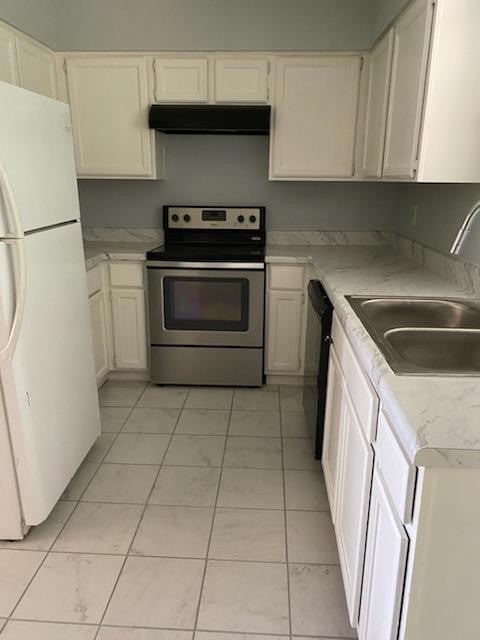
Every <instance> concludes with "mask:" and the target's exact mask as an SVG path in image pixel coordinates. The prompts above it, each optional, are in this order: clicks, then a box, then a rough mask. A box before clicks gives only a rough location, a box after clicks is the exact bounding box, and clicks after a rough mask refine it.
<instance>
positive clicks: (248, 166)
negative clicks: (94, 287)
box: [79, 136, 398, 230]
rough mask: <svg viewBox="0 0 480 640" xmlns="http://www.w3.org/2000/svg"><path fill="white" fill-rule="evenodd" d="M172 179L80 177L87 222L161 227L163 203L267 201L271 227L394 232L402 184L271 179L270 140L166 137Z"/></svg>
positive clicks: (223, 203) (252, 137) (256, 203)
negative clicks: (144, 179) (395, 215)
mask: <svg viewBox="0 0 480 640" xmlns="http://www.w3.org/2000/svg"><path fill="white" fill-rule="evenodd" d="M165 141H166V145H167V163H168V166H167V179H166V180H158V181H142V180H130V181H129V180H80V181H79V187H80V203H81V209H82V220H83V223H84V224H85V225H87V226H98V227H102V226H104V227H108V226H131V227H159V226H161V210H162V205H164V204H212V205H227V204H232V205H235V204H248V205H265V206H266V207H267V209H268V226H269V228H270V229H325V230H327V229H330V230H347V229H350V230H372V229H378V230H391V229H392V228H393V223H394V214H395V203H396V199H397V193H398V185H392V184H369V183H351V182H350V183H348V182H347V183H340V182H328V183H320V182H269V181H268V179H267V167H268V138H266V137H255V136H245V137H244V136H165Z"/></svg>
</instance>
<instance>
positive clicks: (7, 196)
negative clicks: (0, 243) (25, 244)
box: [0, 161, 24, 238]
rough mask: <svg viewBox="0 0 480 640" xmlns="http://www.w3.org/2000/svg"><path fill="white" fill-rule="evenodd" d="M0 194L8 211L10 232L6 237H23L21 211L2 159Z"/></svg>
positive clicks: (0, 164)
mask: <svg viewBox="0 0 480 640" xmlns="http://www.w3.org/2000/svg"><path fill="white" fill-rule="evenodd" d="M0 194H1V195H2V197H3V201H4V203H5V208H6V213H7V225H8V232H7V233H6V234H5V238H23V237H24V233H23V227H22V221H21V219H20V212H19V210H18V206H17V201H16V199H15V194H14V192H13V188H12V185H11V184H10V180H9V178H8V174H7V170H6V169H5V166H4V165H3V163H2V162H1V161H0Z"/></svg>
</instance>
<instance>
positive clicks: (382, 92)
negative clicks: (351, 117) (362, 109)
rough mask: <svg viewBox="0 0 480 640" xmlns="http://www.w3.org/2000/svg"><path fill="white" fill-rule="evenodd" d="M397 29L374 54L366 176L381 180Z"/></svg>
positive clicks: (370, 70) (370, 81) (365, 165)
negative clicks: (394, 40)
mask: <svg viewBox="0 0 480 640" xmlns="http://www.w3.org/2000/svg"><path fill="white" fill-rule="evenodd" d="M393 39H394V34H393V29H391V30H390V31H389V32H388V33H387V34H386V35H385V36H384V37H383V38H382V39H381V40H380V42H379V43H378V44H377V45H376V46H375V48H374V49H373V51H372V53H371V54H370V63H369V77H368V97H367V114H366V126H365V145H364V153H363V175H364V176H365V177H367V178H381V177H382V174H383V153H384V149H385V131H386V126H387V110H388V94H389V90H390V76H391V69H392V54H393Z"/></svg>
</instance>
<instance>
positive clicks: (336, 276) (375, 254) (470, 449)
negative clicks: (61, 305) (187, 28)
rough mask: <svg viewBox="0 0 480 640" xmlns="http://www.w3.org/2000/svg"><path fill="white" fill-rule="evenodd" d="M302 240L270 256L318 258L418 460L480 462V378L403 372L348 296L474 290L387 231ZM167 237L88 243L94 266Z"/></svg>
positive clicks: (89, 263)
mask: <svg viewBox="0 0 480 640" xmlns="http://www.w3.org/2000/svg"><path fill="white" fill-rule="evenodd" d="M297 235H298V234H297ZM323 235H326V234H323ZM309 236H311V234H309ZM288 240H290V241H291V238H288ZM298 240H300V241H301V242H302V244H288V245H282V244H279V242H281V241H282V238H280V237H278V238H275V240H274V242H275V241H276V242H275V243H274V244H271V245H269V246H267V258H266V259H267V262H270V263H274V262H292V263H295V262H301V263H308V264H311V265H312V267H313V270H314V272H315V274H316V275H317V277H318V278H319V279H320V280H321V281H322V283H323V285H324V287H325V289H326V291H327V293H328V295H329V297H330V299H331V300H332V303H333V305H334V307H335V311H336V313H337V315H338V317H339V320H340V321H341V323H342V325H343V327H344V328H345V330H346V332H347V334H348V336H349V338H350V340H351V342H352V343H353V346H354V348H355V351H356V353H357V356H358V357H359V360H360V361H361V363H362V365H363V367H364V369H365V370H366V372H367V373H368V375H369V377H370V379H371V381H372V383H373V385H374V387H375V389H376V391H377V393H378V395H379V397H380V398H381V402H382V404H383V405H384V407H385V409H386V411H387V414H388V415H389V417H390V419H391V422H392V426H393V428H394V429H395V432H396V436H397V439H398V441H399V443H400V444H401V445H402V447H403V449H404V452H405V454H406V455H407V457H408V459H409V460H410V462H411V463H412V464H414V465H416V466H426V467H457V468H480V377H478V378H476V377H454V376H398V375H395V374H394V373H393V372H392V370H391V369H390V368H389V366H388V365H387V363H386V361H385V359H384V357H383V355H382V354H381V353H380V351H379V349H378V348H377V346H376V345H375V343H374V342H373V340H372V338H371V337H370V335H369V334H368V332H367V331H366V329H365V328H364V326H363V325H362V323H361V322H360V320H359V319H358V318H357V316H356V314H355V313H354V311H353V309H352V308H351V307H350V305H349V304H348V302H347V301H346V300H345V295H349V294H356V295H418V296H454V297H471V296H472V292H471V290H470V289H469V288H468V287H466V286H463V285H462V284H460V283H455V282H452V281H450V280H449V279H447V278H446V277H444V276H441V275H438V274H437V273H435V272H433V271H431V270H429V269H426V268H425V267H423V266H421V265H419V264H418V263H416V262H414V261H413V260H411V259H409V258H407V257H404V256H402V255H401V254H400V253H398V252H397V251H396V250H395V249H394V248H393V247H392V246H391V245H388V244H386V241H387V239H386V237H383V236H382V235H381V234H377V235H376V236H372V241H371V242H370V244H369V246H363V245H359V244H358V241H360V242H361V241H363V240H364V238H363V237H360V235H359V238H358V241H357V242H355V241H354V242H353V243H352V242H350V243H349V244H344V241H345V239H344V238H330V237H329V238H327V239H326V240H325V241H329V242H334V244H304V242H305V238H304V237H303V236H302V237H300V236H299V238H298ZM337 240H338V242H341V243H343V244H339V243H337ZM159 244H161V238H159V237H158V236H157V237H155V238H153V237H148V234H143V235H141V236H139V235H136V237H133V236H132V235H131V234H130V235H126V236H125V237H122V238H118V237H117V238H115V240H114V241H111V240H110V237H107V236H106V237H103V238H102V237H97V236H96V235H95V234H93V236H92V234H90V235H87V237H86V242H85V259H86V267H87V269H90V268H92V267H93V266H95V265H96V264H99V263H100V262H101V261H102V260H135V261H139V260H145V253H146V251H148V250H149V249H151V248H154V247H156V246H158V245H159Z"/></svg>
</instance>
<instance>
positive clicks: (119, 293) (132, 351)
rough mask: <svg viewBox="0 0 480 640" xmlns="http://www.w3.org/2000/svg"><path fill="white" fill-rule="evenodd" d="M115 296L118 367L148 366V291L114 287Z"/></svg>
mask: <svg viewBox="0 0 480 640" xmlns="http://www.w3.org/2000/svg"><path fill="white" fill-rule="evenodd" d="M111 299H112V321H113V344H114V347H115V367H116V368H117V369H145V368H146V366H147V341H146V329H145V322H146V319H145V293H144V291H143V289H112V293H111Z"/></svg>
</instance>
